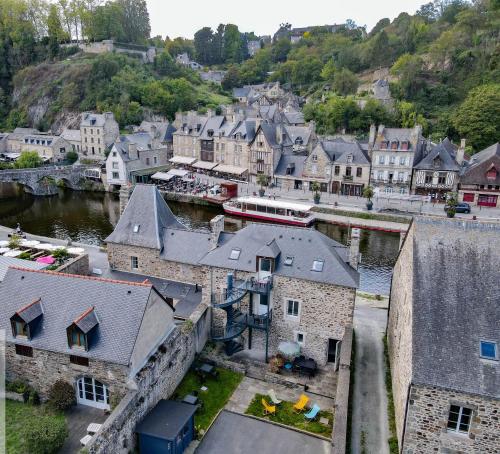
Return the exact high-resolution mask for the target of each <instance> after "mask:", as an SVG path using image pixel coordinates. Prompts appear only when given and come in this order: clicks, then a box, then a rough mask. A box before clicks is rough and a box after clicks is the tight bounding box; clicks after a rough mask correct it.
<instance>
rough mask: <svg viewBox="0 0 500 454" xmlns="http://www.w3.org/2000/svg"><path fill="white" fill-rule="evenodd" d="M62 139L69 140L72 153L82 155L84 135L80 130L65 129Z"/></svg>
mask: <svg viewBox="0 0 500 454" xmlns="http://www.w3.org/2000/svg"><path fill="white" fill-rule="evenodd" d="M61 137H62V138H63V139H65V140H67V141H68V142H69V143H70V145H71V151H74V152H75V153H78V154H80V152H81V149H82V135H81V133H80V130H79V129H68V128H66V129H64V130H63V132H61Z"/></svg>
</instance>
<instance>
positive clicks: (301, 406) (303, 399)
mask: <svg viewBox="0 0 500 454" xmlns="http://www.w3.org/2000/svg"><path fill="white" fill-rule="evenodd" d="M307 402H309V397H307V396H306V395H305V394H301V396H300V397H299V400H298V401H297V403H296V404H295V405H294V406H293V409H294V410H295V411H296V412H297V413H300V412H301V411H304V410H305V409H306V405H307Z"/></svg>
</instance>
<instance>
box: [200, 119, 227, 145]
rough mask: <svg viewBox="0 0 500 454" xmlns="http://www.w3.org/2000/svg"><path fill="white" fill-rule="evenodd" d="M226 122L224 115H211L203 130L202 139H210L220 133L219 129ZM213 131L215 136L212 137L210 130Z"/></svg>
mask: <svg viewBox="0 0 500 454" xmlns="http://www.w3.org/2000/svg"><path fill="white" fill-rule="evenodd" d="M223 123H224V117H223V116H222V115H216V116H215V117H210V118H208V120H207V121H206V123H205V127H204V128H203V130H202V131H201V134H200V139H202V140H210V139H212V138H213V137H215V136H217V135H218V131H219V129H220V128H221V126H222V124H223ZM209 130H212V131H213V136H212V137H210V136H209V135H208V131H209Z"/></svg>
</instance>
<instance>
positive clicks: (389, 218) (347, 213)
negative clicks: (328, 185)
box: [311, 207, 411, 224]
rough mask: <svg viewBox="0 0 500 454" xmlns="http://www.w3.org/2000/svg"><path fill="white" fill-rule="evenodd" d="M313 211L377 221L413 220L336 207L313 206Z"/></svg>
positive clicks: (405, 222) (404, 221) (399, 222)
mask: <svg viewBox="0 0 500 454" xmlns="http://www.w3.org/2000/svg"><path fill="white" fill-rule="evenodd" d="M311 211H316V212H318V213H325V214H333V215H337V216H346V217H349V218H357V219H373V220H376V221H385V222H397V223H398V224H409V223H410V221H411V218H410V217H407V216H393V215H390V214H379V213H364V212H359V211H347V210H337V209H335V208H323V207H313V208H312V210H311Z"/></svg>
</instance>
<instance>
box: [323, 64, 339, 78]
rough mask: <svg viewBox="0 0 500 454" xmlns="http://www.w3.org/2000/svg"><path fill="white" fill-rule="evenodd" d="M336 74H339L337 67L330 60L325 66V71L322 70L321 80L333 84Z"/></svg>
mask: <svg viewBox="0 0 500 454" xmlns="http://www.w3.org/2000/svg"><path fill="white" fill-rule="evenodd" d="M336 72H337V67H336V66H335V63H334V61H333V60H328V61H327V62H326V64H325V66H323V69H322V70H321V78H322V79H324V80H326V81H328V82H333V79H334V78H335V73H336Z"/></svg>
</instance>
